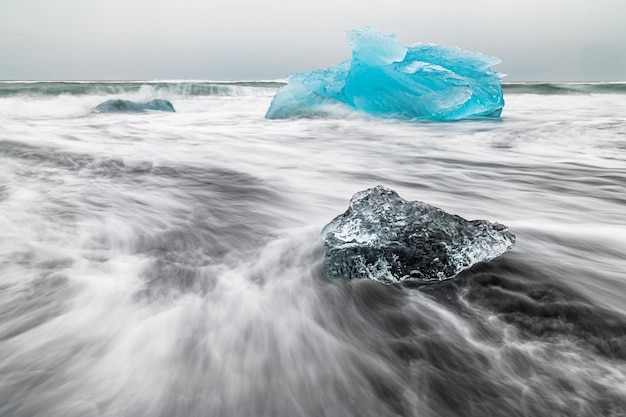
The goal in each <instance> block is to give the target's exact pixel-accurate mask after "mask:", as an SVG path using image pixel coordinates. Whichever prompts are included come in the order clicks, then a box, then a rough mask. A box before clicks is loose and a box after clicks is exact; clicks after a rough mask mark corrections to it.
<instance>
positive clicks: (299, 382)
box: [0, 82, 626, 417]
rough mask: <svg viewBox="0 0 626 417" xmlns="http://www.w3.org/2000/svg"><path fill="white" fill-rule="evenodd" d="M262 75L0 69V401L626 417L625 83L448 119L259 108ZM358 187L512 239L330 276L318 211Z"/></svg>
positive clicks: (182, 411) (83, 407)
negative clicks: (439, 263) (255, 78)
mask: <svg viewBox="0 0 626 417" xmlns="http://www.w3.org/2000/svg"><path fill="white" fill-rule="evenodd" d="M278 85H279V84H276V83H269V84H268V83H208V82H207V83H204V82H202V83H192V82H173V83H162V82H158V83H157V82H153V83H148V82H133V83H0V317H1V319H0V416H20V417H21V416H46V417H47V416H65V417H73V416H81V417H82V416H164V417H165V416H331V417H334V416H359V417H362V416H481V417H482V416H507V417H511V416H625V415H626V361H625V359H626V315H625V314H626V308H625V307H624V306H625V300H626V276H625V274H626V273H625V271H626V256H625V250H626V210H625V209H624V208H625V205H626V197H625V196H626V124H625V123H624V120H625V119H626V94H625V92H624V91H623V85H622V84H593V85H588V84H587V85H581V84H560V85H558V86H556V85H549V84H541V85H528V84H511V85H505V87H504V88H505V100H506V102H507V104H506V106H505V109H504V112H503V117H502V119H501V120H498V121H471V122H460V123H447V124H439V123H419V124H410V123H399V122H393V121H379V120H373V119H369V118H366V117H361V116H357V115H345V114H337V116H336V117H331V118H328V119H302V120H284V121H269V120H265V119H264V117H263V116H264V113H265V110H266V109H267V107H268V106H269V102H270V100H271V97H272V95H273V93H274V91H275V89H276V87H277V86H278ZM564 92H565V93H564ZM110 98H124V99H131V100H135V101H146V100H150V99H153V98H164V99H168V100H170V101H172V103H173V104H174V106H175V107H176V110H177V112H176V113H149V114H128V115H124V114H116V115H103V114H95V113H93V112H92V109H93V108H94V107H95V106H96V105H97V104H99V103H100V102H103V101H105V100H107V99H110ZM377 184H383V185H386V186H388V187H390V188H393V189H394V190H396V191H397V192H398V193H400V195H401V196H402V197H404V198H406V199H410V200H422V201H425V202H428V203H430V204H433V205H436V206H439V207H442V208H443V209H445V210H447V211H448V212H451V213H454V214H459V215H461V216H464V217H465V218H468V219H488V220H491V221H498V222H500V223H503V224H506V225H507V226H509V227H510V229H511V230H512V231H513V232H514V233H515V234H516V236H517V244H516V247H515V248H514V249H513V250H512V251H511V252H508V253H506V254H505V255H503V256H502V257H500V258H498V259H496V260H494V261H492V262H489V263H483V264H478V265H476V266H474V267H473V268H472V269H471V270H469V271H466V272H464V273H462V274H461V275H460V276H459V277H458V278H457V279H455V280H453V281H449V282H445V283H442V284H440V285H434V286H427V287H412V286H410V285H404V286H384V285H380V284H377V283H375V282H369V281H367V282H366V281H352V282H349V283H344V282H330V281H328V280H326V279H325V278H324V277H323V275H322V271H321V261H322V258H323V248H322V243H321V239H320V237H319V232H320V230H321V228H322V227H323V226H324V225H325V224H326V223H327V222H328V221H330V219H332V218H333V217H334V216H335V215H337V214H339V213H341V212H343V211H344V210H345V209H346V208H347V203H348V200H349V198H350V197H351V196H352V194H354V193H355V192H357V191H360V190H363V189H365V188H369V187H372V186H375V185H377Z"/></svg>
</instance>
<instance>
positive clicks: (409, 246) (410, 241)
mask: <svg viewBox="0 0 626 417" xmlns="http://www.w3.org/2000/svg"><path fill="white" fill-rule="evenodd" d="M321 234H322V239H323V240H324V247H325V250H326V255H325V258H324V265H323V268H324V273H325V274H326V276H327V277H329V278H336V279H343V280H351V279H356V278H369V279H372V280H375V281H380V282H382V283H384V284H393V283H397V282H401V281H407V280H409V281H417V282H423V283H428V282H433V281H442V280H446V279H450V278H454V277H455V276H456V275H457V274H458V273H459V272H461V271H463V270H465V269H467V268H469V267H471V266H472V265H474V264H475V263H477V262H483V261H489V260H491V259H493V258H495V257H497V256H500V255H502V254H503V253H504V252H506V251H507V250H509V249H511V248H512V247H513V245H514V243H515V236H514V235H513V234H512V233H510V232H509V230H508V228H507V227H506V226H503V225H501V224H498V223H490V222H488V221H486V220H472V221H468V220H465V219H463V218H461V217H459V216H456V215H452V214H448V213H446V212H445V211H443V210H441V209H440V208H437V207H434V206H431V205H429V204H426V203H423V202H420V201H406V200H404V199H403V198H401V197H400V196H399V195H398V194H397V193H396V192H395V191H393V190H390V189H388V188H385V187H383V186H380V185H379V186H377V187H375V188H371V189H368V190H365V191H361V192H359V193H357V194H355V195H354V196H353V197H352V199H351V200H350V206H349V208H348V210H347V211H346V212H345V213H343V214H341V215H339V216H337V217H336V218H334V219H333V220H332V221H331V222H330V223H329V224H328V225H326V226H325V227H324V229H323V230H322V233H321Z"/></svg>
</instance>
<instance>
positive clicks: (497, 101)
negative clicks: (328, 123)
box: [265, 26, 504, 120]
mask: <svg viewBox="0 0 626 417" xmlns="http://www.w3.org/2000/svg"><path fill="white" fill-rule="evenodd" d="M346 37H347V38H348V41H349V43H350V46H351V48H352V59H350V60H348V61H345V62H342V63H340V64H338V65H335V66H333V67H331V68H329V69H327V70H315V71H310V72H305V73H300V74H294V75H291V76H289V77H287V82H288V83H287V85H285V86H283V87H282V88H281V89H280V90H279V91H278V92H277V93H276V95H275V96H274V99H273V100H272V104H271V105H270V108H269V109H268V111H267V113H266V115H265V117H267V118H268V119H282V118H288V117H303V116H305V117H310V116H319V115H325V114H326V108H327V105H329V104H343V105H345V106H348V107H349V108H351V109H352V110H357V111H360V112H364V113H367V114H370V115H373V116H378V117H386V118H397V119H403V120H459V119H464V118H474V117H482V116H489V117H499V116H500V113H501V112H502V107H503V106H504V98H503V95H502V87H501V85H500V78H501V76H500V74H498V73H496V72H493V71H491V69H490V67H491V66H492V65H495V64H497V63H499V62H500V61H499V60H498V59H497V58H494V57H489V56H484V55H482V54H480V53H477V52H470V51H464V50H461V49H459V48H456V47H449V46H441V45H432V44H425V45H421V44H420V45H415V46H405V45H402V44H401V43H400V42H398V41H397V39H396V38H395V36H393V35H384V34H382V33H380V32H379V31H378V30H377V29H375V28H373V27H371V26H368V27H365V28H363V29H360V30H352V31H348V32H346Z"/></svg>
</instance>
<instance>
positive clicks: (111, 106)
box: [95, 98, 175, 113]
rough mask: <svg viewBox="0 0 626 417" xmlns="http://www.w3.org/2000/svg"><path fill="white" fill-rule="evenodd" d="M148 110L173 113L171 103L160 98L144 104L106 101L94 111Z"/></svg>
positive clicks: (118, 100)
mask: <svg viewBox="0 0 626 417" xmlns="http://www.w3.org/2000/svg"><path fill="white" fill-rule="evenodd" d="M150 110H152V111H168V112H175V110H174V106H173V105H172V103H171V102H169V101H168V100H163V99H160V98H157V99H154V100H151V101H148V102H146V103H137V102H134V101H131V100H122V99H113V100H107V101H105V102H103V103H100V104H98V105H97V106H96V109H95V111H96V112H97V113H144V112H146V111H150Z"/></svg>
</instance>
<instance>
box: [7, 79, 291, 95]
mask: <svg viewBox="0 0 626 417" xmlns="http://www.w3.org/2000/svg"><path fill="white" fill-rule="evenodd" d="M282 85H284V83H281V82H280V81H232V82H216V81H10V82H0V97H9V96H59V95H111V94H128V93H136V92H139V91H142V90H145V89H150V90H154V92H155V93H156V94H160V95H169V96H172V95H175V96H247V95H257V94H258V92H259V90H268V89H272V90H273V89H276V88H278V87H280V86H282Z"/></svg>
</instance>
